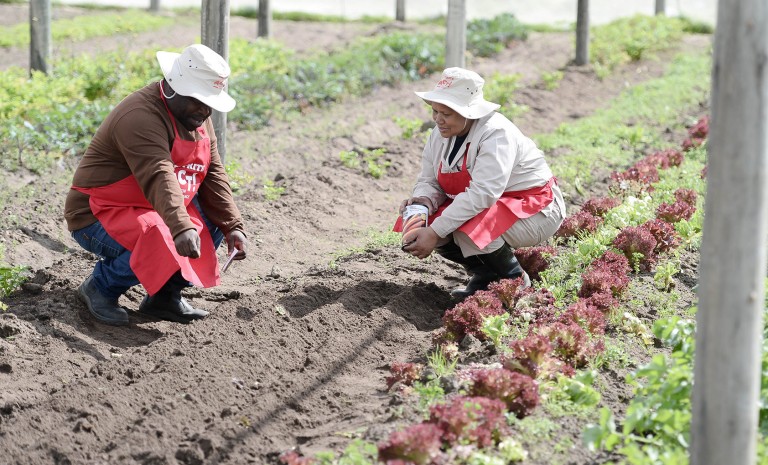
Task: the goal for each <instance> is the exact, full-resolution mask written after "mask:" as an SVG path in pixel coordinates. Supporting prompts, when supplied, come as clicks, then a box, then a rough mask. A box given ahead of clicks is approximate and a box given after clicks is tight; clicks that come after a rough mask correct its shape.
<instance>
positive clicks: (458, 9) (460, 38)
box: [445, 0, 467, 68]
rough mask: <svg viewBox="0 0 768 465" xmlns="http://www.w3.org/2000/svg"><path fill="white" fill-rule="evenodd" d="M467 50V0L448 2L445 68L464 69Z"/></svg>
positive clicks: (450, 0) (449, 0)
mask: <svg viewBox="0 0 768 465" xmlns="http://www.w3.org/2000/svg"><path fill="white" fill-rule="evenodd" d="M466 50H467V8H466V1H465V0H448V19H447V25H446V32H445V67H446V68H450V67H453V66H458V67H459V68H463V67H464V53H465V52H466Z"/></svg>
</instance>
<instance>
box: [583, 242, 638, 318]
mask: <svg viewBox="0 0 768 465" xmlns="http://www.w3.org/2000/svg"><path fill="white" fill-rule="evenodd" d="M629 271H630V268H629V261H628V260H627V258H626V257H625V256H624V255H620V254H618V253H616V252H614V251H613V250H608V251H606V252H605V253H604V254H603V255H602V256H600V257H599V258H598V259H597V260H595V261H593V262H592V263H591V264H590V265H589V266H588V267H587V269H586V271H585V272H584V273H583V274H582V275H581V281H582V283H581V289H579V297H590V296H592V295H594V294H604V295H611V296H615V297H620V296H621V295H622V294H623V293H624V291H625V290H626V288H627V286H628V285H629V275H628V273H629ZM610 303H611V304H612V303H613V302H610ZM598 306H599V307H603V306H602V305H598Z"/></svg>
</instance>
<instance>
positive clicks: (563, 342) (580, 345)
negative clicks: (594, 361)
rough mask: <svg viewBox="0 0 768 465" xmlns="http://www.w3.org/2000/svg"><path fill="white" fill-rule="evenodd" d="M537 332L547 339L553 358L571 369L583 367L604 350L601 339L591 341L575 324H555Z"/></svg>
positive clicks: (541, 328) (540, 328)
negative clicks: (550, 345)
mask: <svg viewBox="0 0 768 465" xmlns="http://www.w3.org/2000/svg"><path fill="white" fill-rule="evenodd" d="M537 331H538V333H539V334H541V335H542V336H545V337H547V338H548V339H549V342H550V344H552V353H553V354H554V356H555V357H557V358H559V359H560V360H562V361H564V362H565V363H567V364H569V365H571V366H572V367H573V368H582V367H585V366H586V365H587V362H588V361H589V359H590V358H591V357H593V356H594V355H596V354H598V353H600V352H602V351H603V349H604V346H603V341H602V339H597V340H591V338H590V335H589V334H588V333H587V332H586V331H585V330H584V328H582V327H581V326H579V325H578V324H576V323H570V324H564V323H559V322H555V323H552V324H551V325H548V326H542V327H539V328H538V329H537Z"/></svg>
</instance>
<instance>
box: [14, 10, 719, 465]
mask: <svg viewBox="0 0 768 465" xmlns="http://www.w3.org/2000/svg"><path fill="white" fill-rule="evenodd" d="M0 7H1V8H0V13H5V15H4V16H5V17H6V18H8V17H11V16H12V15H13V14H16V15H17V17H18V18H20V19H19V21H24V20H26V16H25V15H24V14H21V13H19V11H22V10H23V9H24V8H25V6H21V5H10V6H6V5H0ZM6 21H7V20H6ZM235 23H237V24H238V26H235V25H234V24H235ZM4 24H6V23H4ZM253 27H255V21H250V22H249V21H246V20H242V21H241V20H240V19H237V20H234V19H233V34H236V32H234V31H236V30H237V31H248V30H249V28H253ZM408 27H413V28H416V27H419V26H414V25H409V26H408ZM425 27H426V26H425ZM430 27H432V26H430ZM386 30H387V28H382V27H379V26H371V25H365V26H363V25H338V24H307V23H287V22H286V23H281V22H277V23H276V26H275V31H276V37H275V39H276V40H280V41H283V42H284V43H286V44H288V45H289V46H293V47H295V48H297V49H301V47H304V50H306V49H307V48H306V45H307V44H313V47H320V48H324V49H327V50H329V51H332V50H333V49H334V48H335V47H343V46H344V44H345V43H347V42H348V41H349V40H351V39H353V38H354V37H355V36H358V35H368V34H372V33H376V32H381V31H386ZM197 34H198V30H196V29H195V27H194V25H183V24H182V25H181V26H179V29H178V30H174V31H160V32H157V33H148V34H141V35H138V36H134V37H130V38H128V39H126V38H125V37H114V38H107V39H99V40H98V41H97V42H98V43H99V44H98V47H96V46H94V45H93V44H90V45H89V44H80V43H78V44H69V45H68V46H69V47H70V49H69V50H74V49H77V51H78V53H99V52H101V51H104V50H109V49H115V48H110V47H116V48H117V49H119V48H120V47H124V44H125V43H126V42H125V41H126V40H129V41H130V42H131V43H134V44H136V46H137V47H140V48H144V47H147V46H150V47H152V46H154V47H156V48H158V49H164V48H170V47H181V46H183V45H186V44H188V43H192V42H194V41H195V38H196V37H197ZM148 44H151V45H148ZM291 44H293V45H291ZM682 46H683V47H689V48H697V49H702V48H705V47H707V46H708V38H702V37H691V38H688V39H686V41H685V42H684V44H683V45H682ZM2 53H7V56H6V58H9V57H12V56H17V57H19V59H18V61H17V62H16V64H17V65H19V66H26V65H25V63H24V61H23V59H22V58H21V57H22V54H21V52H20V51H18V50H5V51H2ZM14 54H16V55H14ZM572 55H573V37H572V35H571V34H564V33H563V34H560V33H551V34H532V35H531V37H530V38H529V40H527V41H525V42H520V43H515V44H513V45H512V46H510V48H508V49H507V50H504V51H503V52H502V53H501V54H499V55H497V56H495V57H493V58H490V59H480V58H473V59H471V60H470V62H469V63H468V65H467V66H468V67H471V68H473V69H475V70H477V71H478V72H480V73H481V74H484V75H490V74H492V73H493V72H500V73H504V74H509V73H520V74H521V83H522V88H521V89H520V90H519V91H518V93H517V94H516V101H517V102H518V103H521V104H525V105H527V106H528V107H529V110H528V111H527V112H526V113H524V114H523V115H522V116H521V117H520V118H519V120H516V123H517V124H518V126H519V127H520V128H521V129H522V130H523V131H524V132H525V133H528V134H537V133H543V132H548V131H552V130H554V129H555V128H556V127H557V125H559V124H560V123H563V122H567V121H572V120H575V119H578V118H580V117H583V116H587V115H589V114H591V113H592V112H593V111H595V110H596V109H598V108H600V107H601V106H603V105H605V104H606V103H607V102H608V101H609V100H610V99H611V98H613V97H615V96H617V95H618V94H619V93H620V92H621V91H622V90H624V89H625V88H626V87H628V86H631V85H633V84H635V83H638V82H641V81H644V80H647V79H651V78H654V77H657V76H660V75H661V74H662V73H663V72H664V69H665V67H666V61H665V60H667V59H668V58H669V56H671V55H665V56H662V57H661V58H660V59H658V60H649V61H646V62H641V63H635V64H633V65H631V66H627V67H625V68H622V69H620V70H618V71H617V72H616V73H615V74H613V75H612V76H610V77H609V78H606V79H604V80H598V79H597V78H596V77H595V76H594V74H593V73H592V72H591V71H590V70H589V69H588V68H586V67H575V66H572V65H571V64H570V63H569V62H570V59H571V57H572ZM9 59H10V58H9ZM4 64H8V60H4ZM554 70H562V71H563V73H564V77H563V79H562V81H561V83H560V85H559V86H558V87H557V89H555V90H546V89H545V87H544V86H543V85H542V84H541V82H540V79H541V75H542V73H543V72H550V71H554ZM435 78H436V76H430V77H428V79H425V80H423V81H420V82H415V83H408V84H403V85H396V86H393V87H386V88H381V89H377V90H376V91H375V92H373V93H372V94H371V95H369V96H366V97H363V98H354V99H353V98H350V99H348V100H347V101H345V102H342V103H339V104H335V105H333V106H330V107H328V108H324V109H311V111H308V112H306V113H305V114H303V115H301V116H297V117H292V118H289V119H288V120H280V121H278V120H276V121H273V122H272V123H271V125H270V126H268V127H266V128H265V129H262V130H259V131H254V132H245V131H238V130H237V129H235V128H231V130H230V131H229V133H228V140H227V149H228V154H227V156H228V157H229V159H230V160H236V161H237V162H238V163H239V164H240V165H241V167H242V174H243V175H247V176H250V177H251V179H252V181H251V182H249V183H246V184H245V185H244V186H243V188H242V189H241V191H240V194H239V197H238V204H239V207H240V209H241V211H242V213H243V215H244V218H245V222H246V227H247V233H248V236H249V239H250V241H251V249H250V254H249V258H248V259H247V260H245V261H240V262H236V263H235V264H234V265H233V266H232V268H231V269H230V271H229V272H228V273H227V274H225V275H224V278H223V284H222V286H220V287H218V288H214V289H206V290H190V291H189V292H188V293H187V294H186V295H187V297H188V298H190V300H191V301H192V302H193V304H194V305H196V306H199V307H202V308H205V309H208V310H210V311H211V315H210V316H209V317H208V318H206V319H204V320H201V321H197V322H195V323H193V324H191V325H180V324H175V323H169V322H163V321H154V320H152V319H148V318H146V317H143V316H141V315H140V314H138V313H137V312H136V311H135V310H136V309H137V307H138V303H139V302H140V301H141V298H142V297H143V290H142V289H141V288H135V289H133V290H131V291H130V292H129V293H128V294H127V295H126V296H125V297H124V298H122V300H121V304H123V305H124V306H125V307H126V308H128V309H129V310H130V318H131V323H130V325H129V326H127V327H119V328H117V327H110V326H105V325H102V324H100V323H97V322H96V321H95V320H93V318H91V317H90V315H89V314H88V311H87V309H86V308H85V306H84V305H83V304H82V303H81V302H80V301H79V300H78V298H77V296H76V292H75V289H76V287H77V286H78V284H79V283H80V282H81V281H82V280H83V279H84V278H85V277H86V276H88V274H89V273H90V271H91V269H92V267H93V264H94V261H95V257H94V256H92V255H91V254H89V253H87V252H85V251H82V250H81V249H80V248H79V247H78V246H77V244H76V243H75V242H74V241H73V240H72V239H71V238H70V237H69V235H68V233H67V231H66V227H65V224H64V221H63V218H62V205H63V200H64V197H65V195H66V191H67V189H68V188H69V181H70V179H71V170H72V167H71V166H67V164H64V165H63V166H62V167H61V168H60V169H59V171H57V172H54V173H52V176H48V177H46V178H45V179H44V178H42V177H38V176H35V175H33V174H31V173H22V172H16V173H6V177H7V178H9V180H8V183H9V185H11V186H14V187H13V188H12V190H13V192H14V194H13V195H14V197H13V201H12V202H9V204H7V205H5V206H3V212H2V214H3V216H4V217H5V218H6V219H7V220H8V221H7V222H6V223H7V224H6V226H4V228H3V229H2V230H1V231H0V240H2V244H4V248H5V259H6V261H7V262H8V263H10V264H13V265H25V266H28V267H29V268H30V270H31V272H30V273H31V279H30V281H29V282H28V283H26V284H25V285H24V286H23V288H22V290H21V291H19V292H17V293H16V294H14V295H13V296H11V297H10V298H7V299H5V302H6V303H7V304H8V306H9V310H8V311H7V312H5V313H0V450H2V451H3V458H2V459H0V462H3V463H12V464H48V463H55V464H117V463H120V464H134V463H137V464H166V463H167V464H174V463H184V464H202V463H206V464H218V463H222V464H223V463H227V464H242V463H270V462H273V461H274V460H275V459H276V457H277V455H278V454H279V453H280V452H282V451H285V450H287V449H290V448H293V447H299V448H300V450H301V451H302V452H304V453H312V452H317V451H320V450H328V449H335V450H337V449H340V448H342V447H344V446H345V445H346V444H347V443H348V442H349V440H350V438H353V437H362V438H365V439H369V440H373V441H378V440H381V439H382V438H384V437H385V436H386V435H387V434H388V433H389V432H390V431H392V430H394V429H395V428H397V427H398V426H399V425H402V424H405V423H406V422H408V421H411V420H413V415H414V411H413V409H409V408H404V407H403V405H401V404H399V403H400V402H402V399H399V398H396V397H393V396H392V395H391V394H390V393H388V392H387V391H386V384H385V382H384V378H385V377H386V376H387V374H388V366H389V363H391V362H393V361H421V360H423V359H424V354H425V353H426V351H427V349H428V348H429V347H430V345H431V342H430V338H431V333H432V331H433V330H435V329H437V328H439V327H440V326H441V320H440V317H441V315H442V313H443V312H444V311H445V310H446V309H448V308H450V307H451V306H452V305H453V304H454V302H452V301H451V299H450V295H449V290H450V289H451V288H452V287H454V286H455V285H457V284H459V283H460V282H462V281H463V279H464V273H463V271H462V270H460V269H459V268H457V267H456V266H454V265H452V264H449V263H448V262H445V261H444V260H442V259H439V258H430V259H427V260H425V261H418V260H416V259H414V258H412V257H410V256H408V255H405V254H403V253H402V252H401V251H400V250H399V248H397V247H390V246H386V247H381V246H379V247H368V248H366V247H365V244H366V243H367V240H368V233H369V232H370V231H383V230H386V229H387V228H388V226H389V225H390V224H392V223H393V221H394V219H395V216H396V214H397V213H396V210H397V206H398V205H399V203H400V201H401V200H402V199H403V198H406V197H407V196H408V194H409V192H410V188H411V185H412V183H413V181H414V179H415V177H416V175H417V173H418V168H419V162H420V155H421V146H422V143H423V137H422V136H416V137H414V138H411V139H403V138H402V137H401V132H402V130H401V128H400V127H398V125H397V124H396V123H395V122H394V118H395V117H396V116H399V117H402V118H406V119H415V118H421V119H422V120H423V121H424V122H425V125H428V123H429V113H428V112H427V111H426V107H425V106H424V105H423V103H422V102H421V101H420V100H419V99H418V98H417V97H416V96H414V95H413V91H414V90H426V89H429V88H431V86H432V84H433V82H434V81H435ZM690 112H691V114H693V115H698V114H699V113H700V112H701V108H693V109H690ZM685 116H687V115H681V119H683V118H684V117H685ZM663 129H664V128H660V129H659V130H660V131H661V130H663ZM677 136H679V135H675V134H670V138H672V137H677ZM375 148H384V149H385V158H386V160H387V161H388V162H390V163H391V165H390V166H389V168H388V169H387V173H386V175H385V176H383V177H382V178H380V179H374V178H373V177H371V176H370V175H368V174H367V173H365V172H364V171H363V170H360V169H350V168H346V167H344V166H343V165H342V163H341V160H340V157H339V153H340V152H341V151H343V150H352V149H358V150H359V149H369V150H370V149H375ZM595 169H596V170H600V169H602V168H599V167H595ZM598 172H599V171H598ZM607 174H608V173H605V175H607ZM11 181H12V182H11ZM268 181H272V182H273V183H274V185H276V186H278V187H284V188H285V192H284V194H283V195H282V196H281V197H280V198H279V199H278V200H275V201H269V200H267V199H266V198H265V195H264V189H263V185H264V184H265V183H266V182H268ZM604 188H605V186H604V185H602V186H601V185H596V186H592V187H591V191H600V190H601V189H604ZM9 189H11V188H9ZM566 194H567V196H568V200H569V203H570V205H571V206H574V205H577V204H579V203H580V202H581V201H583V200H584V196H586V195H589V194H588V193H583V194H578V193H575V192H567V193H566ZM220 253H223V251H220ZM222 258H223V257H222ZM696 263H697V257H696V256H690V257H687V258H686V259H685V262H684V266H683V269H684V271H683V273H682V275H681V279H682V281H681V283H680V285H679V286H678V288H679V289H682V290H685V289H687V288H688V287H689V286H691V285H693V284H694V283H695V277H696V276H695V273H696V271H695V268H696ZM689 297H690V296H689ZM647 313H648V314H649V315H652V314H653V309H648V312H647ZM638 356H643V354H642V353H638ZM601 376H602V385H603V391H604V392H603V397H604V399H605V400H604V402H605V403H606V404H607V405H614V407H615V408H616V409H617V410H620V409H621V404H622V403H623V402H625V401H626V398H627V396H628V395H629V391H628V387H627V386H626V385H625V384H624V382H623V373H617V372H614V373H607V374H603V375H601ZM582 426H583V425H580V424H578V422H575V421H573V422H571V421H568V422H566V423H565V424H564V425H563V427H562V428H563V429H562V431H560V432H559V433H558V434H560V435H563V436H568V435H570V436H572V438H573V441H572V442H573V444H574V447H573V449H572V450H570V451H567V452H566V454H565V457H568V461H567V462H564V463H573V464H587V463H604V462H606V461H610V459H611V458H610V457H605V456H601V455H596V454H591V453H589V452H587V451H586V450H583V449H582V448H581V447H580V446H578V442H579V441H578V437H579V434H580V429H581V427H582ZM558 453H559V452H556V451H553V450H551V449H550V450H547V446H546V444H541V445H539V447H538V450H537V448H536V447H534V450H533V453H532V454H531V457H532V458H531V459H530V460H529V461H528V463H539V464H548V463H552V460H553V459H552V454H558ZM562 457H563V456H560V458H559V459H558V461H560V462H562V461H563V458H562Z"/></svg>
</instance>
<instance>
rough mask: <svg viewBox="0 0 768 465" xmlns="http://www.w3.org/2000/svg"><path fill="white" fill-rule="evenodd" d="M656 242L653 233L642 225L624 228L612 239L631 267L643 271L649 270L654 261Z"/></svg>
mask: <svg viewBox="0 0 768 465" xmlns="http://www.w3.org/2000/svg"><path fill="white" fill-rule="evenodd" d="M657 244H658V243H657V241H656V238H655V237H654V236H653V234H651V232H650V231H649V230H648V228H645V227H642V226H636V227H627V228H624V229H622V230H621V232H619V234H618V235H617V236H616V238H615V239H614V240H613V246H614V247H616V248H617V249H619V250H621V251H622V252H624V256H625V257H627V260H629V263H630V265H631V266H632V268H634V269H641V270H644V271H650V270H651V267H652V266H653V264H654V263H655V262H656V254H655V253H654V250H655V249H656V246H657Z"/></svg>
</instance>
